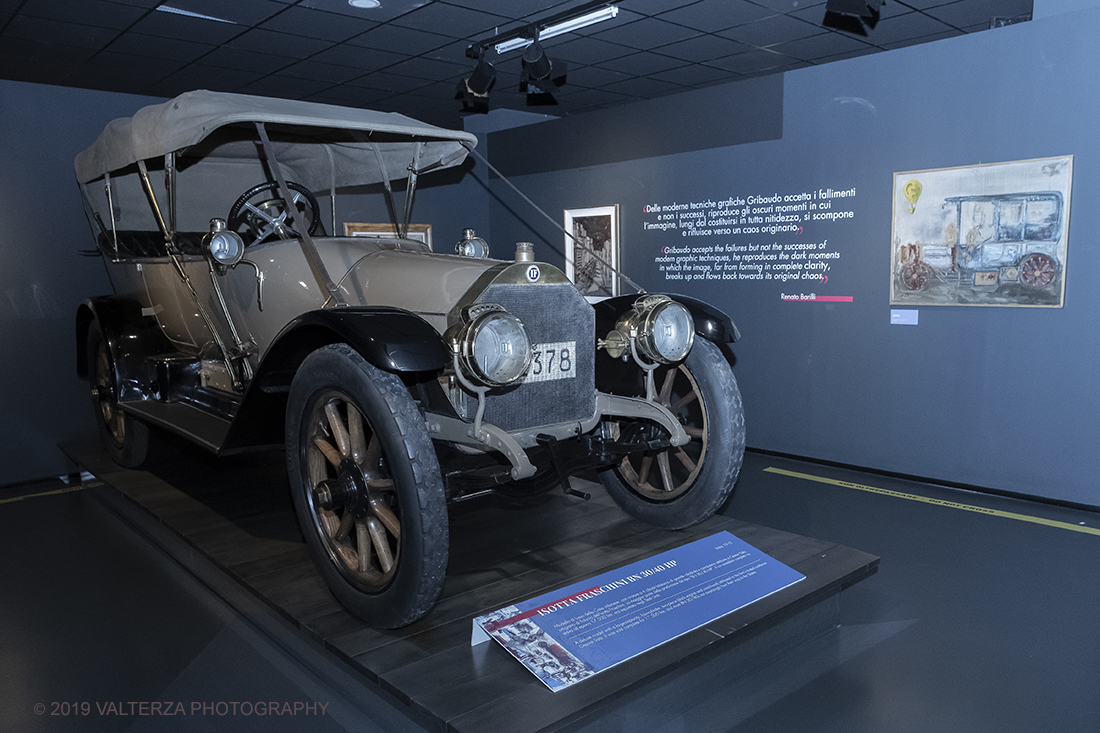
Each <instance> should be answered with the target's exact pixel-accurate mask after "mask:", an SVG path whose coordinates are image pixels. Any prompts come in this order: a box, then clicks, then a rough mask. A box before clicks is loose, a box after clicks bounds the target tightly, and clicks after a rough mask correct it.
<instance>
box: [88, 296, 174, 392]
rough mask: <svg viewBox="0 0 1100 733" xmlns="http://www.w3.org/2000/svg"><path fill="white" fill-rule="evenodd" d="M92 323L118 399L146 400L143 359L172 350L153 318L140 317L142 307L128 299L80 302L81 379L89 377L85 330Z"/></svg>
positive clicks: (103, 298)
mask: <svg viewBox="0 0 1100 733" xmlns="http://www.w3.org/2000/svg"><path fill="white" fill-rule="evenodd" d="M93 323H97V324H98V325H99V330H100V332H101V333H102V334H103V338H104V339H105V340H106V341H107V348H108V349H109V350H110V352H111V360H112V361H113V362H114V365H115V376H116V379H117V380H118V381H117V386H118V390H119V394H118V397H119V400H120V401H121V400H126V399H133V398H144V397H146V396H147V395H146V391H147V388H148V386H149V385H147V384H146V381H147V379H146V373H145V362H146V359H147V358H148V357H149V356H151V355H154V354H167V353H171V352H172V351H173V350H174V349H173V347H172V344H171V342H170V341H169V340H168V339H167V337H165V335H164V334H163V333H162V332H161V330H160V326H159V325H157V320H156V318H154V317H152V316H147V315H143V314H142V310H141V304H140V303H138V302H137V301H136V300H131V299H129V298H121V297H118V296H103V297H99V298H93V299H91V300H88V301H86V302H84V303H82V304H81V305H80V307H78V308H77V311H76V332H75V336H76V373H77V375H78V376H79V377H80V378H81V379H87V378H88V367H89V364H88V331H89V329H90V328H91V326H92V324H93Z"/></svg>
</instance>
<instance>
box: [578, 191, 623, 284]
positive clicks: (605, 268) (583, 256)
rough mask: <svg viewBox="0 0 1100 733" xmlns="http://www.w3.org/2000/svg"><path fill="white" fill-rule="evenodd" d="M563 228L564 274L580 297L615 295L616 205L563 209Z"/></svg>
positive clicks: (617, 246) (617, 241)
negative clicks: (578, 291) (579, 292)
mask: <svg viewBox="0 0 1100 733" xmlns="http://www.w3.org/2000/svg"><path fill="white" fill-rule="evenodd" d="M565 231H566V232H567V234H566V235H565V275H566V277H568V278H569V279H570V280H572V281H573V283H574V284H576V286H577V289H578V290H580V291H581V294H582V295H584V296H587V297H595V298H602V297H611V296H615V295H618V294H619V278H617V277H616V276H615V272H614V270H617V269H619V205H618V204H613V205H611V206H592V207H589V208H585V209H566V210H565ZM570 234H572V236H569V235H570ZM601 260H602V261H601Z"/></svg>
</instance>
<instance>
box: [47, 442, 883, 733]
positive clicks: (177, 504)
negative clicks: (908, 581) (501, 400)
mask: <svg viewBox="0 0 1100 733" xmlns="http://www.w3.org/2000/svg"><path fill="white" fill-rule="evenodd" d="M60 448H61V450H62V451H63V452H64V453H65V455H66V456H68V457H69V459H71V460H72V461H73V462H74V463H75V464H76V466H77V467H79V468H80V469H82V470H86V471H88V472H89V473H91V474H92V475H94V476H95V477H96V478H98V479H99V480H100V481H102V482H103V484H104V485H103V486H101V487H97V488H93V489H91V490H90V491H92V492H94V493H95V495H96V496H97V497H98V498H99V499H101V500H102V501H104V502H105V503H106V504H107V505H108V506H111V507H112V508H113V509H115V510H116V511H117V512H118V513H119V514H121V515H122V516H123V517H124V518H126V519H127V520H129V521H130V522H132V523H134V524H135V525H136V526H137V527H138V529H141V530H143V531H145V533H146V535H147V536H149V537H150V538H152V539H154V540H155V541H156V542H157V544H158V545H159V546H160V547H161V548H163V549H164V550H166V551H168V552H170V553H171V554H173V555H174V556H175V557H176V559H177V560H178V561H180V562H181V563H182V564H184V565H185V566H186V567H189V568H190V569H192V570H193V571H194V572H196V573H197V574H199V575H200V577H202V574H203V573H206V574H213V576H214V579H215V581H216V582H214V583H211V582H210V581H209V580H208V584H210V585H211V587H214V588H215V590H217V587H218V585H219V583H220V584H223V585H224V586H225V587H227V588H230V589H233V592H232V593H228V594H227V593H223V594H222V595H223V597H226V599H227V600H229V602H230V603H233V605H235V606H236V607H237V609H238V610H239V611H240V612H241V613H242V614H244V615H246V616H249V615H250V613H252V612H253V611H255V609H256V608H257V607H259V608H262V609H264V610H265V611H267V610H268V609H269V610H270V611H273V612H274V613H276V614H278V617H279V618H280V619H281V621H280V623H279V624H278V628H277V629H276V630H275V632H274V633H276V634H285V635H289V636H293V637H295V638H293V639H286V640H280V641H285V642H286V645H287V646H288V648H291V647H293V646H294V644H299V645H301V644H303V642H304V643H305V644H306V645H308V646H309V647H311V648H313V649H315V650H319V651H320V652H321V654H319V655H317V656H318V657H319V658H322V659H324V660H325V662H324V663H327V664H332V665H334V666H336V667H339V668H340V674H342V675H344V676H347V675H350V676H351V678H352V679H354V680H357V681H358V683H360V684H363V685H376V686H377V689H380V690H381V691H383V692H384V693H386V694H388V695H389V696H390V697H391V699H392V700H393V701H394V702H395V703H396V704H397V705H398V706H399V707H404V708H405V709H406V710H407V711H408V713H409V714H410V716H411V717H412V719H413V720H416V721H417V722H419V723H421V724H423V725H426V726H428V727H430V728H436V729H438V730H441V731H444V730H447V731H451V730H453V731H471V732H472V731H478V732H479V733H480V732H482V731H496V730H500V731H509V732H510V733H525V732H532V733H533V732H535V731H552V730H559V729H562V728H566V727H571V726H573V725H575V724H580V723H582V722H583V721H585V720H587V719H589V717H590V716H592V715H594V714H597V713H598V712H599V711H600V710H601V709H602V708H604V707H605V706H606V705H608V704H610V703H612V701H615V700H618V699H620V698H623V697H624V696H625V695H628V694H629V693H631V692H635V691H639V690H643V691H644V690H647V689H648V687H649V686H651V685H656V686H658V687H659V686H660V685H662V684H663V682H664V681H665V680H667V679H671V678H672V677H673V676H674V675H675V674H676V672H677V671H678V670H684V669H689V668H691V667H692V665H699V664H707V663H712V662H713V661H714V660H721V661H722V662H723V663H724V667H723V674H724V675H725V674H731V675H749V674H752V673H753V672H754V671H755V670H758V669H760V668H762V667H763V666H765V665H766V664H768V663H770V662H771V661H773V660H775V659H777V658H779V656H781V655H783V654H786V653H788V652H790V651H791V650H794V649H797V647H798V646H800V645H801V644H804V643H807V642H809V641H811V640H812V639H814V638H817V637H819V636H820V635H822V634H823V633H825V632H827V631H829V630H831V629H832V628H835V626H836V624H837V619H838V615H839V602H838V599H839V594H840V592H841V591H842V589H844V588H846V587H848V586H850V585H851V584H853V583H855V582H858V581H859V580H862V579H863V578H865V577H867V576H869V575H871V574H873V573H874V572H875V570H876V569H877V566H878V558H877V557H875V556H873V555H869V554H867V553H864V552H861V551H858V550H854V549H852V548H849V547H845V546H843V545H838V544H835V543H832V542H827V541H823V540H816V539H811V538H808V537H801V536H798V535H794V534H790V533H787V532H781V531H778V530H774V529H769V528H766V527H760V526H756V525H751V524H747V523H744V522H739V521H737V520H734V519H730V518H727V517H721V516H719V517H714V518H712V519H711V520H709V521H707V522H705V523H703V524H702V525H700V526H698V527H694V528H692V529H691V530H687V531H679V532H669V531H664V530H659V529H655V528H653V527H650V526H648V525H646V524H643V523H641V522H639V521H636V520H633V519H631V518H630V517H628V516H627V515H626V514H624V513H623V512H622V511H620V510H619V509H618V507H617V506H615V504H614V503H613V502H612V500H611V499H610V497H608V496H607V495H606V494H605V493H604V492H603V490H602V488H601V487H599V486H598V485H596V484H591V483H585V485H584V489H585V490H586V491H589V492H590V493H591V494H592V499H591V500H590V501H587V502H585V501H582V500H580V499H577V498H575V497H570V496H565V495H563V494H562V493H560V492H550V493H547V494H543V495H541V496H538V497H534V498H529V499H522V500H521V499H510V498H507V497H502V496H496V495H493V496H486V497H481V498H477V499H472V500H469V501H467V502H462V503H459V504H456V505H454V506H452V507H451V512H450V514H451V516H450V530H451V556H450V564H449V566H448V571H447V580H446V583H445V586H444V589H443V594H442V597H441V598H440V600H439V603H438V604H437V605H436V606H435V608H433V610H432V611H431V612H430V613H429V614H428V616H427V617H425V618H424V619H422V620H421V621H419V622H417V623H415V624H413V625H411V626H408V627H405V628H403V629H399V630H396V631H383V630H377V629H371V628H368V627H366V626H364V625H363V624H362V623H361V622H360V621H358V620H357V619H356V618H355V617H353V616H351V615H350V614H349V613H347V612H346V611H344V610H343V608H342V607H341V606H340V605H339V604H338V603H337V602H336V600H335V599H334V598H333V597H332V595H331V594H330V593H329V591H328V589H327V588H326V587H325V585H324V584H323V583H322V581H321V579H320V577H319V576H318V575H317V573H316V572H315V570H314V568H313V565H312V563H311V562H310V560H309V558H308V556H307V552H306V547H305V544H304V542H303V540H302V538H301V534H300V532H299V530H298V525H297V522H296V520H295V517H294V512H293V508H292V506H291V502H290V497H289V488H288V485H287V481H286V476H285V469H284V466H283V456H282V455H281V454H267V455H258V456H249V457H238V458H232V459H223V460H221V461H219V460H216V459H213V458H212V457H210V456H209V455H207V454H205V453H201V452H200V451H198V450H197V449H190V448H189V447H187V446H182V447H179V446H176V445H175V444H173V445H171V446H166V447H165V448H164V450H162V451H161V455H159V456H158V457H157V459H156V460H155V461H154V462H153V463H152V464H151V465H150V467H149V468H148V469H147V470H141V471H134V470H128V469H124V468H121V467H119V466H117V465H116V464H115V463H113V462H112V461H111V459H110V458H109V457H108V456H107V455H106V453H105V452H104V451H103V449H102V448H101V446H100V444H99V442H98V441H96V440H91V439H89V440H87V441H77V442H66V443H62V444H61V445H60ZM578 483H580V482H578ZM721 530H727V531H729V532H731V533H733V534H734V535H736V536H737V537H739V538H741V539H742V540H744V541H746V542H748V543H749V544H751V545H753V546H754V547H756V548H758V549H760V550H761V551H763V552H765V553H767V554H768V555H770V556H772V557H774V558H775V559H777V560H779V561H780V562H782V563H784V564H786V565H788V566H790V567H791V568H793V569H795V570H797V571H798V572H799V573H802V574H804V575H805V576H806V579H805V580H803V581H801V582H798V583H796V584H795V585H793V586H790V587H788V588H786V589H784V590H782V591H780V592H778V593H775V594H773V595H771V596H768V597H766V598H764V599H762V600H760V601H758V602H756V603H754V604H752V605H750V606H748V607H746V608H743V609H741V610H739V611H736V612H734V613H731V614H728V615H726V616H723V617H721V618H719V619H717V620H716V621H714V622H712V623H710V624H706V625H705V626H703V627H701V628H698V629H696V630H694V631H692V632H689V633H687V634H685V635H683V636H680V637H678V638H676V639H674V640H672V641H670V642H668V643H666V644H664V645H662V646H660V647H657V648H656V649H652V650H650V651H648V652H645V653H643V654H642V655H640V656H638V657H635V658H634V659H631V660H630V661H629V663H626V664H622V665H619V666H617V667H614V668H613V669H610V670H608V671H606V672H604V673H602V674H600V675H598V676H596V677H593V678H591V679H589V680H585V681H584V682H581V683H579V684H576V685H574V686H572V687H570V688H569V689H567V690H563V691H561V692H557V693H554V692H551V691H550V690H548V689H547V688H546V687H545V686H544V685H543V684H542V683H541V682H540V681H539V680H538V679H537V678H536V677H534V676H533V675H531V674H530V673H529V672H528V671H527V670H526V669H524V668H523V666H522V665H520V664H519V663H518V662H517V661H516V660H515V659H513V658H512V657H511V656H510V655H509V654H508V652H506V651H505V650H504V649H503V648H500V647H499V646H498V645H497V644H481V645H478V646H471V644H470V632H471V622H472V619H473V618H474V617H475V616H478V615H481V614H484V613H486V612H489V611H491V610H494V609H498V608H501V607H504V606H507V605H509V604H511V603H514V602H517V601H520V600H523V599H526V598H530V597H532V596H536V595H539V594H541V593H544V592H547V591H549V590H552V589H555V588H557V587H560V586H564V585H568V584H570V583H573V582H576V581H579V580H582V579H584V578H587V577H589V576H593V575H597V574H599V573H602V572H606V571H608V570H611V569H613V568H616V567H618V566H620V565H623V564H626V563H630V562H634V561H637V560H641V559H644V558H647V557H649V556H651V555H656V554H658V553H660V552H664V551H666V550H668V549H671V548H673V547H678V546H680V545H683V544H685V543H687V542H691V541H693V540H696V539H698V538H700V537H704V536H707V535H710V534H712V533H714V532H718V531H721ZM158 538H159V539H158ZM241 591H244V592H241ZM234 595H235V596H237V597H238V598H243V599H245V601H244V602H234V600H233V598H232V597H231V596H234ZM261 604H262V605H261ZM250 609H251V610H250ZM261 626H264V627H265V629H266V630H268V632H269V633H272V631H271V625H270V624H267V625H266V626H265V625H264V624H261ZM329 677H330V678H331V676H329Z"/></svg>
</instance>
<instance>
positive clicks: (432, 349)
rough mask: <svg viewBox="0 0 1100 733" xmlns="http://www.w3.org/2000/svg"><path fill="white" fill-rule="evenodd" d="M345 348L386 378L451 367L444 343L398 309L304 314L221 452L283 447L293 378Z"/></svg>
mask: <svg viewBox="0 0 1100 733" xmlns="http://www.w3.org/2000/svg"><path fill="white" fill-rule="evenodd" d="M334 343H346V344H348V345H349V346H351V347H352V348H353V349H355V350H356V351H358V352H359V353H360V354H361V355H362V356H363V358H364V359H366V360H367V361H369V362H370V363H371V364H373V365H374V366H376V367H378V368H379V369H384V370H386V371H389V372H398V373H404V372H436V371H439V370H441V369H443V368H444V367H445V366H446V365H447V364H448V363H450V358H451V356H450V351H449V350H448V349H447V347H446V346H445V345H444V343H443V337H442V336H440V334H439V332H438V331H436V330H435V329H434V328H432V326H431V325H430V324H429V323H428V322H427V321H425V320H424V319H423V318H421V317H420V316H418V315H416V314H415V313H411V312H409V311H406V310H401V309H400V308H387V307H382V306H364V307H351V308H325V309H322V310H314V311H309V312H307V313H303V314H302V315H300V316H298V317H297V318H295V319H294V320H293V321H291V322H290V323H288V324H287V325H286V326H285V327H284V328H283V330H282V331H280V332H279V335H278V336H276V337H275V340H274V341H273V342H272V344H271V347H270V348H269V349H268V350H267V353H266V354H265V355H264V357H263V360H262V361H261V362H260V365H259V368H258V369H257V370H256V376H255V377H254V378H253V380H252V383H251V384H250V385H249V388H248V392H247V393H246V394H245V397H244V401H243V402H242V404H241V408H240V410H239V411H238V412H237V415H236V417H235V418H234V420H233V425H232V426H231V427H230V430H229V434H228V435H227V436H226V441H225V444H224V445H223V448H222V451H223V452H225V451H236V450H240V449H242V448H247V447H248V446H253V445H274V444H279V443H282V441H283V422H284V420H285V413H286V396H287V393H288V392H289V391H290V383H291V381H292V380H293V379H294V373H295V372H296V371H297V370H298V367H299V366H300V365H301V363H302V361H304V360H305V358H306V357H307V356H308V355H309V354H310V353H312V352H313V351H315V350H317V349H319V348H321V347H322V346H327V345H328V344H334Z"/></svg>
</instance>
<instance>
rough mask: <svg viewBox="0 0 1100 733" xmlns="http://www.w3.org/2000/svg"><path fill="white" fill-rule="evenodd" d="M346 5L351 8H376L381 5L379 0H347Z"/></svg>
mask: <svg viewBox="0 0 1100 733" xmlns="http://www.w3.org/2000/svg"><path fill="white" fill-rule="evenodd" d="M348 5H350V6H351V7H353V8H367V9H370V8H377V7H381V5H382V3H381V2H380V0H348Z"/></svg>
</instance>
